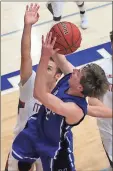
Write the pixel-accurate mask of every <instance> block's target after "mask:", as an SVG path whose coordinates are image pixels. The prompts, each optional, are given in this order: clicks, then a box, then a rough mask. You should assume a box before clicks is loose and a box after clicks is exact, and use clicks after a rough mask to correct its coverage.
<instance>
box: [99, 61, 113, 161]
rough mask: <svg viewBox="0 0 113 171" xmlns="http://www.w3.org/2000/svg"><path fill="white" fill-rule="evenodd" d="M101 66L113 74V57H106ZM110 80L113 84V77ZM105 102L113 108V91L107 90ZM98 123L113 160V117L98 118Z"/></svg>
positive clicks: (107, 72) (106, 148)
mask: <svg viewBox="0 0 113 171" xmlns="http://www.w3.org/2000/svg"><path fill="white" fill-rule="evenodd" d="M101 67H102V68H103V69H104V71H105V73H106V75H112V59H105V60H104V61H103V62H102V63H101ZM108 81H109V83H110V84H112V78H109V77H108ZM102 101H103V103H104V104H105V105H107V106H108V107H110V108H111V109H112V92H111V91H107V93H106V94H105V95H104V97H103V99H102ZM97 124H98V127H99V130H100V135H101V138H102V141H103V144H104V147H105V150H106V152H107V153H108V155H109V158H110V160H111V161H113V160H112V119H110V118H98V119H97Z"/></svg>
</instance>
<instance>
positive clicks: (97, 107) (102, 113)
mask: <svg viewBox="0 0 113 171" xmlns="http://www.w3.org/2000/svg"><path fill="white" fill-rule="evenodd" d="M88 103H89V106H88V115H90V116H93V117H100V118H112V117H113V112H112V109H110V108H109V107H107V106H106V105H104V104H103V103H102V102H101V101H100V100H98V99H96V98H90V97H89V98H88Z"/></svg>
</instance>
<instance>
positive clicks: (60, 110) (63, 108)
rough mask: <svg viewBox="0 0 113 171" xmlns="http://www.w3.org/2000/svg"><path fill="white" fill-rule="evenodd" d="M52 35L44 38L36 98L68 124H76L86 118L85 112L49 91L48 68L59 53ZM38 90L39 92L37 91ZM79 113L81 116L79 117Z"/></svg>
mask: <svg viewBox="0 0 113 171" xmlns="http://www.w3.org/2000/svg"><path fill="white" fill-rule="evenodd" d="M51 38H52V33H50V34H47V37H46V40H45V41H44V37H42V53H41V58H40V62H39V66H38V69H37V73H36V79H35V86H34V97H35V98H36V99H39V100H40V101H41V102H42V104H43V105H45V106H46V107H47V108H48V109H50V110H51V111H53V112H55V113H56V114H59V115H62V116H64V117H65V118H66V121H67V123H69V124H74V123H77V122H79V121H80V119H81V118H82V117H83V116H84V114H83V111H82V110H81V109H80V108H79V107H78V106H77V105H76V104H74V103H64V102H63V101H62V100H61V99H59V98H58V97H56V96H54V95H52V94H50V93H49V91H48V86H47V67H48V62H49V59H50V57H51V55H52V54H53V53H54V54H55V53H57V51H58V49H56V50H53V47H54V44H55V41H56V38H54V39H53V41H52V42H51ZM37 88H38V90H37ZM78 113H79V115H78Z"/></svg>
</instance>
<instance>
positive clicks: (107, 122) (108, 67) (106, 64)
mask: <svg viewBox="0 0 113 171" xmlns="http://www.w3.org/2000/svg"><path fill="white" fill-rule="evenodd" d="M110 37H111V44H112V50H113V31H112V32H111V33H110ZM112 59H113V56H112V58H109V59H104V60H103V61H102V62H101V63H100V65H101V67H102V68H103V69H104V71H105V73H106V75H107V77H108V82H109V84H110V88H109V90H108V91H107V93H106V94H105V95H104V97H102V98H101V99H100V100H101V101H102V102H103V104H104V106H103V105H102V104H101V103H99V101H98V100H95V99H90V100H89V104H90V105H97V106H99V105H100V106H101V109H99V110H96V112H95V109H94V108H92V107H91V109H89V110H90V114H91V113H92V114H94V113H96V114H99V115H100V118H98V119H97V124H98V127H99V131H100V136H101V139H102V143H103V146H104V149H105V152H106V154H107V157H108V159H109V162H110V166H111V168H108V169H106V171H110V170H111V169H112V168H113V157H112V137H113V133H112V118H113V115H112V92H113V86H112V78H113V75H112V62H113V61H112ZM105 105H106V106H105ZM105 114H108V118H107V117H106V118H103V116H104V115H105Z"/></svg>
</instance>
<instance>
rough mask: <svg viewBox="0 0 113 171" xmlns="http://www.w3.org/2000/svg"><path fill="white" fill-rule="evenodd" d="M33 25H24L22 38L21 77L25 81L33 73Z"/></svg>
mask: <svg viewBox="0 0 113 171" xmlns="http://www.w3.org/2000/svg"><path fill="white" fill-rule="evenodd" d="M31 27H32V25H30V24H29V25H24V30H23V35H22V40H21V66H20V77H21V81H22V82H23V83H25V82H26V81H27V80H28V78H29V77H30V76H31V74H32V59H31V55H30V53H31Z"/></svg>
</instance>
